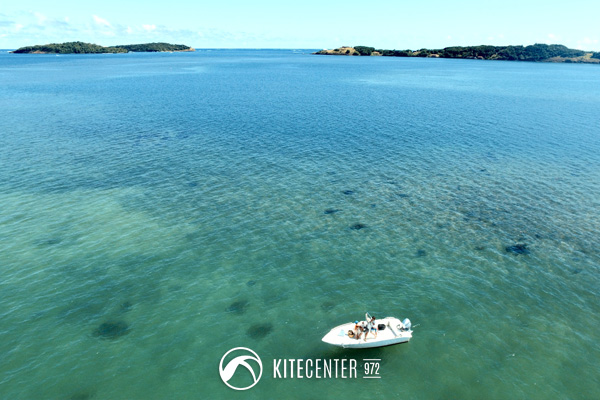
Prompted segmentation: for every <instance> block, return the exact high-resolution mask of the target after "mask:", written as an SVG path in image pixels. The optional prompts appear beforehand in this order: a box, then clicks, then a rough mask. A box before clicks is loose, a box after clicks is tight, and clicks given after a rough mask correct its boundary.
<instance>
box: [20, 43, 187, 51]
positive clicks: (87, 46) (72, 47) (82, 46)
mask: <svg viewBox="0 0 600 400" xmlns="http://www.w3.org/2000/svg"><path fill="white" fill-rule="evenodd" d="M175 51H177V52H180V51H195V49H194V48H192V47H190V46H186V45H184V44H170V43H144V44H127V45H119V46H110V47H104V46H100V45H97V44H93V43H84V42H66V43H50V44H43V45H36V46H26V47H21V48H19V49H17V50H15V51H13V52H12V53H16V54H105V53H129V52H136V53H137V52H175Z"/></svg>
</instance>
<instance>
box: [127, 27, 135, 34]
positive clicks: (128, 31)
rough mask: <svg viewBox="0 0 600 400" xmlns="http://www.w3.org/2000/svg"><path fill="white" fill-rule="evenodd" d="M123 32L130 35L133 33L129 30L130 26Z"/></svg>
mask: <svg viewBox="0 0 600 400" xmlns="http://www.w3.org/2000/svg"><path fill="white" fill-rule="evenodd" d="M125 32H127V33H129V34H132V33H133V29H131V27H130V26H128V27H127V29H126V30H125Z"/></svg>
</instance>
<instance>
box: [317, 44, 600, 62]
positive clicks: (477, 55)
mask: <svg viewBox="0 0 600 400" xmlns="http://www.w3.org/2000/svg"><path fill="white" fill-rule="evenodd" d="M313 54H317V55H333V56H369V57H373V56H381V57H421V58H458V59H470V60H505V61H533V62H554V63H583V64H600V52H591V51H587V52H586V51H583V50H576V49H569V48H568V47H566V46H563V45H559V44H550V45H549V44H534V45H531V46H486V45H482V46H465V47H463V46H454V47H446V48H443V49H420V50H384V49H375V48H374V47H368V46H354V47H350V46H342V47H338V48H335V49H331V50H328V49H323V50H320V51H317V52H315V53H313Z"/></svg>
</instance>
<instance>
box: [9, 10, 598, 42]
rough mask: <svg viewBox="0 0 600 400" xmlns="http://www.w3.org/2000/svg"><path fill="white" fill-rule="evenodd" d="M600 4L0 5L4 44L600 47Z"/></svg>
mask: <svg viewBox="0 0 600 400" xmlns="http://www.w3.org/2000/svg"><path fill="white" fill-rule="evenodd" d="M599 15H600V1H598V0H594V1H589V0H572V1H570V2H567V1H564V0H563V1H553V0H550V1H537V0H534V1H531V0H521V1H514V0H502V1H499V0H492V1H487V2H486V1H481V0H478V1H473V0H464V1H460V0H457V1H454V2H452V1H448V0H444V1H441V0H429V1H428V0H422V1H416V0H411V1H406V0H396V1H377V0H372V1H371V2H366V1H364V0H362V1H355V0H344V1H341V0H340V1H338V0H321V1H317V0H303V1H298V2H287V1H285V0H278V1H272V0H246V1H239V0H219V1H211V2H208V1H204V0H195V1H191V0H170V1H154V0H145V1H143V2H142V1H139V0H103V1H96V0H91V1H81V0H77V1H74V0H56V1H55V2H49V1H48V0H22V1H11V2H8V1H6V2H4V4H3V5H2V6H1V7H0V48H2V49H15V48H18V47H22V46H29V45H34V44H46V43H61V42H69V41H83V42H90V43H96V44H100V45H103V46H111V45H120V44H134V43H147V42H156V41H160V42H169V43H174V44H186V45H189V46H192V47H196V48H303V49H322V48H334V47H339V46H346V45H347V46H356V45H365V46H373V47H376V48H383V49H413V50H416V49H420V48H443V47H448V46H469V45H480V44H491V45H511V44H512V45H520V44H522V45H529V44H534V43H548V44H551V43H557V44H564V45H565V46H567V47H571V48H577V49H582V50H595V51H600V42H599V40H600V28H599V26H600V25H599V24H598V16H599Z"/></svg>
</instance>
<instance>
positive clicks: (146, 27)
mask: <svg viewBox="0 0 600 400" xmlns="http://www.w3.org/2000/svg"><path fill="white" fill-rule="evenodd" d="M142 28H144V29H145V30H147V31H148V32H152V31H153V30H155V29H156V25H142Z"/></svg>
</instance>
